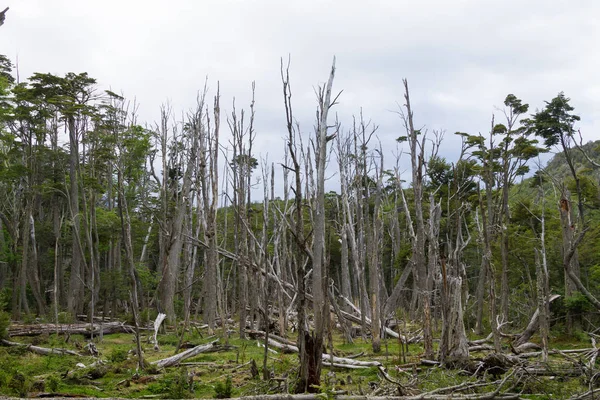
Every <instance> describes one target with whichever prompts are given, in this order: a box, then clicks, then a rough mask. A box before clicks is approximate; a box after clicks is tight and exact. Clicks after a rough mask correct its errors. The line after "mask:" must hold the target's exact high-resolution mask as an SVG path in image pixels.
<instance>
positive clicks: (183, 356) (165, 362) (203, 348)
mask: <svg viewBox="0 0 600 400" xmlns="http://www.w3.org/2000/svg"><path fill="white" fill-rule="evenodd" d="M218 341H219V340H214V341H212V342H210V343H207V344H201V345H199V346H196V347H193V348H191V349H188V350H186V351H183V352H181V353H179V354H175V355H174V356H171V357H167V358H163V359H162V360H158V361H153V362H152V364H154V365H156V366H157V367H158V368H166V367H172V366H173V365H177V364H179V363H180V362H181V361H183V360H187V359H188V358H192V357H195V356H197V355H198V354H201V353H209V352H211V351H218V350H220V348H219V346H217V345H216V343H217V342H218Z"/></svg>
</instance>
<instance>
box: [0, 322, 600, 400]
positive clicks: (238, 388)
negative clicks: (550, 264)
mask: <svg viewBox="0 0 600 400" xmlns="http://www.w3.org/2000/svg"><path fill="white" fill-rule="evenodd" d="M217 333H218V334H219V335H221V336H222V331H217ZM231 335H232V337H231V338H229V340H228V341H227V342H225V341H224V340H223V338H222V337H219V336H211V337H209V336H208V335H206V334H204V332H202V331H200V330H198V329H194V330H192V331H191V332H189V333H186V335H185V337H184V343H185V344H186V345H187V347H190V345H191V347H193V346H196V345H200V344H204V343H210V342H213V341H215V340H217V339H219V342H218V343H219V346H218V347H215V349H214V351H211V352H208V353H202V354H199V355H197V356H195V357H193V358H189V359H186V360H184V361H183V362H182V363H180V364H179V365H177V366H172V367H167V368H157V367H156V366H155V365H154V364H152V363H153V362H155V361H157V360H161V359H164V358H167V357H170V356H172V355H174V351H175V349H176V346H177V343H178V342H179V336H178V335H177V334H175V333H166V334H165V333H163V334H159V335H158V343H159V345H160V350H158V351H156V350H154V345H153V344H152V343H151V342H150V337H149V334H148V336H147V335H146V334H144V335H143V346H142V347H143V350H144V360H145V363H146V366H148V367H147V368H146V369H145V370H144V371H139V370H138V368H137V365H138V364H137V362H138V358H137V356H136V355H135V348H136V346H135V342H134V336H133V335H132V334H127V333H117V334H110V335H104V336H103V337H102V339H101V340H99V338H96V339H95V340H94V343H95V346H96V348H97V350H98V353H99V355H98V356H97V357H93V356H91V355H88V356H86V355H81V356H79V355H73V354H66V355H62V354H48V355H41V354H36V353H34V352H32V351H31V350H30V349H28V347H27V346H0V396H16V397H105V398H225V397H242V396H262V395H268V394H272V395H273V394H280V395H283V394H287V393H291V392H292V389H293V387H294V376H295V374H296V372H297V367H298V356H297V354H293V353H291V354H286V353H283V352H280V351H279V350H277V349H271V350H270V351H269V354H268V358H267V369H268V371H269V372H268V374H267V375H268V379H267V380H265V379H264V377H263V371H262V369H263V368H262V366H263V361H264V353H265V349H264V347H262V346H261V345H262V342H263V341H264V340H263V339H246V340H241V339H239V338H238V335H237V333H235V334H234V333H232V334H231ZM288 339H289V340H291V341H295V337H293V335H292V334H290V335H288ZM473 339H476V338H473ZM10 340H11V341H13V342H19V343H23V344H28V345H35V346H40V347H45V348H62V349H70V350H72V351H74V352H76V353H79V354H84V352H85V348H84V347H85V345H86V344H87V343H88V342H89V339H86V338H85V337H84V336H83V335H71V336H70V337H69V338H68V341H66V336H63V335H60V336H56V334H42V335H38V336H29V337H25V336H24V337H11V338H10ZM333 348H334V354H335V355H336V356H338V357H348V358H351V359H354V360H364V361H379V362H380V363H381V364H382V366H383V370H384V371H386V372H387V377H386V376H384V374H383V373H382V372H381V369H380V368H378V367H366V368H358V369H352V368H341V367H339V366H338V367H334V368H331V366H330V365H328V363H327V362H323V371H322V384H321V387H319V388H318V391H319V392H320V393H321V394H320V395H318V396H319V397H316V398H323V399H329V398H333V397H336V396H340V397H341V396H346V397H348V398H350V397H349V396H355V397H354V398H358V397H356V396H361V397H362V396H369V397H371V396H378V397H383V396H388V397H391V396H413V397H412V398H422V399H427V398H431V399H440V398H450V396H453V397H452V398H464V399H467V398H469V399H478V398H494V397H495V398H530V399H546V398H553V399H564V398H571V397H573V398H576V397H574V396H577V395H579V394H582V393H585V392H588V391H589V390H590V388H593V386H594V385H595V384H596V383H597V382H596V378H597V376H595V375H594V376H587V375H589V373H585V372H584V373H573V372H574V371H579V370H581V366H584V365H586V363H588V364H587V365H588V366H589V367H590V369H589V370H590V371H592V372H593V371H594V368H595V364H596V358H595V357H594V358H593V359H592V362H593V365H591V366H590V365H589V360H590V357H589V352H587V353H585V352H581V353H577V352H574V353H565V352H564V351H562V350H564V349H569V350H570V351H572V350H573V349H577V348H581V349H583V348H590V341H589V339H588V340H585V338H584V337H582V338H581V339H580V340H578V339H577V338H574V337H568V338H566V337H553V338H552V341H551V344H550V348H551V349H555V352H554V354H552V355H551V356H550V359H549V361H548V362H547V363H545V364H544V370H545V371H550V372H552V371H554V373H540V372H535V371H538V370H539V368H538V369H531V368H529V369H527V368H526V367H525V366H524V365H525V364H522V365H521V366H520V367H519V366H514V367H511V368H509V369H507V370H505V371H500V372H496V373H495V374H494V373H483V374H473V373H467V372H465V371H464V370H460V369H458V370H457V369H447V368H443V367H441V366H439V365H435V364H433V363H432V364H433V365H427V364H424V363H423V362H422V359H421V357H422V352H423V348H422V346H421V344H419V343H415V344H410V345H408V346H400V343H399V341H398V339H392V338H390V339H384V340H383V342H382V351H381V352H380V353H378V354H373V352H372V349H371V344H370V342H369V341H368V340H367V341H365V340H363V339H362V338H356V339H355V340H354V343H353V344H349V343H344V340H343V339H342V337H341V336H334V338H333ZM402 349H403V350H404V351H403V350H402ZM594 349H595V347H594ZM506 351H507V352H508V353H510V350H508V346H507V350H506ZM489 353H490V352H489V351H484V352H474V353H472V354H471V357H472V359H473V360H474V362H477V361H478V360H479V361H481V360H483V359H484V358H485V357H486V355H487V354H489ZM526 362H527V363H528V364H527V365H529V366H531V364H530V363H531V362H534V361H532V360H531V359H529V358H528V359H527V361H526ZM535 362H536V363H537V364H536V365H538V366H539V360H538V361H535ZM519 368H520V369H521V371H519ZM532 371H533V372H532ZM253 375H254V376H253ZM443 388H446V389H443ZM599 392H600V389H599ZM490 395H492V397H490ZM415 396H416V397H415ZM280 397H282V396H280ZM363 398H364V397H363ZM579 398H594V393H593V392H592V393H591V397H589V394H588V397H579ZM598 398H600V395H599V397H598Z"/></svg>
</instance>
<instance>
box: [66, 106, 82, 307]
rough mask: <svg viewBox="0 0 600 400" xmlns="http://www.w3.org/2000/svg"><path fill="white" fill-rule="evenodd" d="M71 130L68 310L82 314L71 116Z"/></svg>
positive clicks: (76, 140) (75, 152) (76, 158)
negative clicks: (70, 243) (70, 226)
mask: <svg viewBox="0 0 600 400" xmlns="http://www.w3.org/2000/svg"><path fill="white" fill-rule="evenodd" d="M67 123H68V130H69V154H70V158H69V180H70V189H69V203H70V204H69V206H70V207H69V208H70V214H71V219H72V224H73V233H72V237H73V239H72V246H71V275H70V278H69V295H68V296H67V309H68V311H69V312H70V313H71V314H73V315H77V314H80V313H81V309H82V306H83V276H82V269H81V264H82V254H83V249H82V248H81V242H80V238H78V237H77V235H78V234H79V228H80V225H81V215H80V213H79V178H78V173H77V170H78V165H79V134H78V132H77V126H76V124H75V117H73V116H70V117H69V118H68V119H67Z"/></svg>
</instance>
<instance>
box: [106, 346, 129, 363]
mask: <svg viewBox="0 0 600 400" xmlns="http://www.w3.org/2000/svg"><path fill="white" fill-rule="evenodd" d="M108 360H109V361H110V362H111V363H120V362H123V361H125V360H127V351H126V350H124V349H119V348H116V349H112V350H111V351H110V353H108Z"/></svg>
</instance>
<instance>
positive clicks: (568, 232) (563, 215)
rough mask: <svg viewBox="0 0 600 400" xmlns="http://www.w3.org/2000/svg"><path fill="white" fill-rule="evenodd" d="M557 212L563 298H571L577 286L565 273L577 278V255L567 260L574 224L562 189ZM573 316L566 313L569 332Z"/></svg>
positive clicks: (573, 236) (573, 234)
mask: <svg viewBox="0 0 600 400" xmlns="http://www.w3.org/2000/svg"><path fill="white" fill-rule="evenodd" d="M559 211H560V225H561V230H562V241H563V245H562V253H563V263H564V264H565V268H564V270H565V297H569V296H572V295H573V294H574V293H575V292H576V291H577V286H576V285H575V283H574V282H573V280H572V279H570V278H569V274H568V272H567V271H570V272H572V273H573V274H574V275H575V276H577V277H578V278H579V275H580V272H579V259H578V255H577V250H575V251H574V253H573V255H572V256H571V257H570V259H569V260H567V254H568V253H569V249H570V248H571V246H572V245H573V242H574V240H575V224H574V222H573V220H572V218H573V216H572V215H573V214H572V210H571V201H570V195H569V192H568V190H566V189H565V188H563V191H562V195H561V199H560V203H559ZM573 325H574V321H573V315H571V313H570V312H567V330H568V331H569V332H571V331H572V330H573V328H574V326H573Z"/></svg>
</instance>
